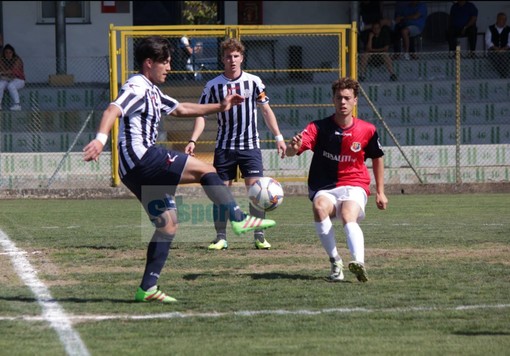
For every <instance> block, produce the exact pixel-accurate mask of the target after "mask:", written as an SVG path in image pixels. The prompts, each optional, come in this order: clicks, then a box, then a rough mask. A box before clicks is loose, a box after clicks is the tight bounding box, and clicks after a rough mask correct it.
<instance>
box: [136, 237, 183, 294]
mask: <svg viewBox="0 0 510 356" xmlns="http://www.w3.org/2000/svg"><path fill="white" fill-rule="evenodd" d="M174 236H175V235H167V234H165V233H162V232H159V231H157V230H156V231H154V235H152V239H151V242H149V246H148V247H147V261H146V263H145V272H144V273H143V277H142V284H141V285H140V287H141V288H142V289H143V290H145V291H146V290H147V289H149V288H151V287H153V286H155V285H157V284H158V278H159V275H160V274H161V270H162V269H163V266H164V265H165V262H166V260H167V258H168V255H169V253H170V246H171V245H172V241H173V239H174Z"/></svg>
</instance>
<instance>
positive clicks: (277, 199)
mask: <svg viewBox="0 0 510 356" xmlns="http://www.w3.org/2000/svg"><path fill="white" fill-rule="evenodd" d="M248 197H249V198H250V201H251V202H252V204H253V205H254V206H255V207H256V208H257V209H259V210H262V211H271V210H274V209H276V208H277V207H278V206H280V205H281V203H282V202H283V188H282V186H281V185H280V183H279V182H278V181H277V180H276V179H274V178H271V177H262V178H260V179H259V180H257V181H256V182H255V183H253V184H252V185H251V187H250V189H248Z"/></svg>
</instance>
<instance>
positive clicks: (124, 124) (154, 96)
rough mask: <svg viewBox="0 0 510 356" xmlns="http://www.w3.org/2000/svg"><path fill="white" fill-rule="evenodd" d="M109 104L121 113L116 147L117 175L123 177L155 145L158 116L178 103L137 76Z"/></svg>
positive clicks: (168, 112)
mask: <svg viewBox="0 0 510 356" xmlns="http://www.w3.org/2000/svg"><path fill="white" fill-rule="evenodd" d="M112 104H114V105H116V106H117V107H118V108H119V109H120V110H121V112H122V114H121V117H120V128H119V144H118V147H119V174H120V176H121V177H124V175H125V174H126V173H127V172H129V171H130V170H131V169H133V168H134V167H135V166H136V165H137V164H138V162H139V161H140V159H141V158H142V157H143V155H144V154H145V152H146V151H147V149H148V148H149V147H150V146H153V145H154V144H155V143H156V140H157V138H158V127H159V122H160V120H161V115H169V114H170V113H171V112H172V111H174V110H175V108H177V105H179V102H178V101H177V100H175V99H173V98H171V97H170V96H168V95H165V94H163V93H162V92H161V90H160V89H159V88H158V87H157V86H156V85H154V84H152V83H151V82H150V81H149V80H148V79H147V78H146V77H145V76H143V75H142V74H137V75H134V76H132V77H131V78H129V79H128V80H127V81H126V83H125V84H124V85H123V86H122V88H121V90H120V92H119V95H118V96H117V98H116V99H115V100H114V101H113V102H112Z"/></svg>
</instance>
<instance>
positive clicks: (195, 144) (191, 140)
mask: <svg viewBox="0 0 510 356" xmlns="http://www.w3.org/2000/svg"><path fill="white" fill-rule="evenodd" d="M191 142H193V143H194V144H195V146H196V145H197V142H196V141H194V140H189V141H188V143H191Z"/></svg>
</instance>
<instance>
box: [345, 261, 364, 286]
mask: <svg viewBox="0 0 510 356" xmlns="http://www.w3.org/2000/svg"><path fill="white" fill-rule="evenodd" d="M349 271H351V272H352V273H354V275H355V276H356V278H357V279H358V281H360V282H363V283H364V282H366V281H368V275H367V271H366V270H365V265H364V264H363V263H362V262H358V261H351V262H349Z"/></svg>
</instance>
